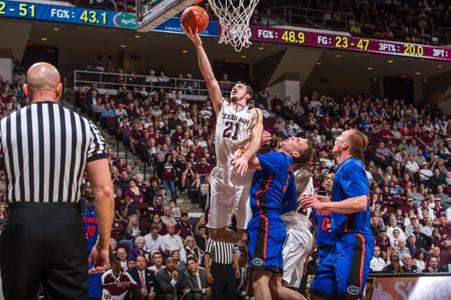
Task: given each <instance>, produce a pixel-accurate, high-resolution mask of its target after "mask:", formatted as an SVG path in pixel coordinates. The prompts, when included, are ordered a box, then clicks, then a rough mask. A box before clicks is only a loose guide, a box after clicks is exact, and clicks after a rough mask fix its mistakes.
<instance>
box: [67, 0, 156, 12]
mask: <svg viewBox="0 0 451 300" xmlns="http://www.w3.org/2000/svg"><path fill="white" fill-rule="evenodd" d="M154 1H155V0H154ZM69 2H71V3H73V4H74V5H77V6H78V5H79V6H91V7H95V8H99V9H114V10H115V11H124V12H130V13H135V12H136V9H135V6H136V5H135V1H134V0H70V1H69Z"/></svg>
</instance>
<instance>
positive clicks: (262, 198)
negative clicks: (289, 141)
mask: <svg viewBox="0 0 451 300" xmlns="http://www.w3.org/2000/svg"><path fill="white" fill-rule="evenodd" d="M257 157H258V160H259V162H260V165H261V167H262V169H261V170H257V171H256V172H255V174H254V179H253V181H252V186H251V192H250V204H251V209H252V214H253V216H254V217H255V216H258V215H260V214H262V213H264V214H266V213H269V214H271V213H277V214H279V215H280V214H281V213H283V212H285V210H286V211H288V210H295V209H296V208H297V192H296V185H295V183H294V177H293V169H294V162H293V159H292V158H291V156H289V155H288V154H285V153H280V152H270V153H265V154H259V155H257ZM284 202H288V204H285V203H284Z"/></svg>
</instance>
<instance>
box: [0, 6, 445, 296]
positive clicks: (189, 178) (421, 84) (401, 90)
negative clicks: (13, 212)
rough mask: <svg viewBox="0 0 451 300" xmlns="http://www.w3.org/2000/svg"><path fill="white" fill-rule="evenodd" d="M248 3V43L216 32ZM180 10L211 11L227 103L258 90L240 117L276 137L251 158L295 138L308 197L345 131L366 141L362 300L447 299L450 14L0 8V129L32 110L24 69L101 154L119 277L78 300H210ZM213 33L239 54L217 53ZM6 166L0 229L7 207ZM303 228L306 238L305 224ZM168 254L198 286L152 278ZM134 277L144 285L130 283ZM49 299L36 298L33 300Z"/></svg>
mask: <svg viewBox="0 0 451 300" xmlns="http://www.w3.org/2000/svg"><path fill="white" fill-rule="evenodd" d="M218 2H222V3H223V4H225V3H232V4H231V5H232V6H233V5H238V3H241V5H243V9H242V10H241V11H235V12H233V13H231V15H232V16H228V18H229V19H225V21H224V20H222V19H221V16H219V18H218V15H217V13H218V11H217V10H215V9H214V8H215V5H217V3H218ZM257 2H258V3H257ZM215 3H216V4H215ZM254 4H255V5H256V7H255V10H254V11H253V12H252V13H251V14H250V15H249V26H248V27H247V25H246V24H244V25H246V26H245V28H248V29H249V34H250V36H249V41H248V43H247V44H246V42H247V41H246V35H245V32H244V33H243V31H240V32H233V30H232V31H227V30H226V29H224V24H223V23H222V22H223V21H224V22H226V25H228V24H229V23H230V22H233V21H234V20H235V18H241V16H243V17H244V11H245V10H246V9H247V8H250V6H251V5H254ZM191 5H199V6H201V7H202V8H204V9H205V10H206V11H207V13H208V14H209V18H210V23H209V26H208V28H207V29H206V31H204V32H202V33H201V34H200V35H201V39H202V42H203V46H204V48H205V51H206V52H207V54H208V57H209V60H210V63H211V65H212V69H213V72H214V77H215V78H216V79H217V81H218V83H219V87H220V88H221V91H222V93H223V95H224V98H225V99H229V96H230V93H231V91H232V88H233V87H234V85H235V83H237V82H244V83H247V84H249V85H250V86H251V87H252V89H253V92H252V99H251V100H250V101H249V103H248V104H249V106H250V107H255V108H259V109H261V111H262V113H263V127H264V130H265V131H267V132H269V133H270V134H271V136H272V138H271V140H270V141H269V142H268V143H266V144H264V145H262V146H261V148H260V150H259V153H267V152H270V151H273V150H275V149H278V148H279V146H280V145H281V142H282V140H284V139H286V138H287V137H290V136H296V137H302V138H308V139H309V140H310V141H311V142H312V144H313V148H314V152H315V154H316V155H315V158H314V160H313V161H312V162H310V163H309V165H308V166H306V168H307V169H308V171H309V172H310V173H311V176H312V182H313V187H314V192H315V194H319V195H328V194H329V193H330V189H328V182H327V180H328V177H330V175H331V174H333V173H334V172H335V171H336V170H337V167H338V164H337V163H336V162H335V160H334V156H333V155H332V149H333V147H334V142H335V141H336V140H337V138H339V137H340V135H341V134H342V133H343V132H344V131H346V130H347V129H351V128H355V129H358V130H360V131H361V132H362V133H364V134H365V135H366V136H367V137H368V146H367V148H366V150H365V153H364V159H363V163H364V166H365V169H366V173H367V177H368V180H369V199H368V210H369V213H370V227H371V231H372V234H373V235H374V240H375V248H374V254H373V257H372V259H371V261H370V263H369V269H370V272H369V275H368V278H367V280H366V285H365V289H364V291H363V295H362V297H361V298H362V299H375V300H391V299H392V300H397V299H399V300H404V299H412V300H414V299H415V300H417V299H428V300H434V299H440V300H445V299H451V277H450V275H451V273H450V272H451V230H450V226H451V169H450V168H451V165H450V151H451V135H450V128H449V127H448V126H450V124H449V122H450V114H451V4H450V2H449V1H443V0H442V1H440V0H421V1H419V0H418V1H417V0H377V1H376V0H375V1H358V0H317V1H307V0H299V1H295V0H292V1H290V0H277V1H276V0H260V1H255V0H252V1H249V0H224V1H218V0H208V1H207V0H204V1H194V0H192V1H189V0H137V1H136V2H135V1H130V0H74V1H63V0H62V1H51V0H45V1H37V0H27V1H25V0H24V1H5V0H0V36H1V40H0V118H5V117H7V116H8V115H10V114H12V113H14V112H15V111H16V110H20V109H22V108H24V107H26V106H28V105H31V104H30V103H31V100H30V99H29V98H28V97H27V96H26V95H25V92H24V89H23V84H24V83H26V82H27V77H26V74H27V70H28V68H29V67H30V66H32V65H33V64H35V63H37V62H48V63H50V64H52V65H54V66H55V67H56V68H57V69H58V71H59V72H60V75H61V82H62V86H63V93H62V96H61V98H60V101H59V105H61V106H64V107H67V108H68V109H70V110H72V111H74V112H76V113H78V114H80V115H82V116H83V117H85V118H87V119H89V120H90V121H91V122H93V124H95V125H96V126H97V128H99V130H100V131H101V134H102V135H103V138H104V139H105V141H106V143H107V145H108V146H107V147H108V150H107V154H108V159H109V162H110V172H111V180H112V183H113V186H114V221H113V225H112V228H111V241H110V260H111V263H112V264H113V265H115V266H119V267H118V271H117V270H114V271H112V270H105V273H103V274H97V275H89V279H88V285H89V287H88V290H89V298H90V299H212V296H211V295H212V289H214V288H217V285H214V284H212V282H210V281H209V280H208V276H207V280H206V279H205V275H202V274H205V273H203V272H205V267H206V266H205V263H206V261H207V259H205V256H211V255H212V253H209V248H208V244H209V242H210V240H211V239H210V237H209V235H210V234H211V233H210V232H209V230H208V227H206V223H207V220H206V217H205V213H207V215H208V209H207V208H208V202H209V193H210V189H209V185H210V184H209V182H210V180H211V179H210V178H209V174H210V172H211V171H212V170H213V168H214V167H215V166H216V153H215V128H216V127H215V123H216V118H217V116H216V114H215V112H214V109H213V107H212V104H211V101H210V97H209V90H208V89H207V84H206V82H205V81H204V79H203V76H202V73H201V71H200V69H199V66H198V56H197V53H196V49H195V47H194V46H193V43H192V42H191V41H190V40H189V39H188V38H187V36H186V35H185V34H184V32H183V30H182V27H181V24H180V15H181V13H182V11H183V10H184V9H186V8H187V7H189V6H191ZM224 9H231V8H224ZM220 21H221V22H220ZM241 21H243V20H241ZM244 23H246V19H244ZM241 25H242V24H241V23H240V26H241ZM244 25H243V26H244ZM237 28H238V27H237ZM224 33H227V34H229V35H230V36H231V38H232V39H235V42H236V41H237V40H238V42H237V43H238V45H233V44H232V46H233V47H232V46H231V45H228V44H227V43H218V42H219V41H220V39H221V42H223V38H224V37H221V34H223V35H224ZM241 34H244V35H241ZM241 39H244V41H242V40H241ZM244 44H246V45H244ZM243 45H244V46H243ZM236 50H238V51H236ZM1 138H3V133H2V137H1ZM2 150H3V149H2ZM4 152H5V151H3V153H2V163H1V165H0V232H1V231H3V230H4V226H6V224H7V222H8V215H9V210H10V208H9V206H10V205H11V201H10V200H9V197H8V188H9V187H8V185H9V184H10V183H11V182H10V178H8V175H7V173H8V170H7V166H8V164H5V163H4V162H5V161H8V160H9V159H10V157H8V156H7V155H5V154H4ZM14 159H16V158H14ZM14 159H13V160H14ZM93 198H94V196H93V191H92V190H91V188H90V186H89V182H88V180H87V176H84V177H83V179H82V186H81V203H82V206H83V208H82V214H83V221H84V222H85V230H86V231H85V235H86V238H87V241H88V244H89V245H90V246H91V247H92V246H93V245H94V244H95V241H96V239H97V234H98V228H97V223H96V219H95V214H94V213H93V209H92V207H91V210H90V205H92V202H93V200H95V199H93ZM94 205H95V201H94ZM231 205H232V204H231ZM87 212H91V214H88V213H87ZM323 225H324V224H319V225H318V226H319V227H321V226H323ZM174 226H175V227H174ZM5 228H6V227H5ZM231 228H232V229H233V230H235V220H234V219H233V222H232V225H231ZM326 229H327V228H326ZM308 230H309V231H310V232H311V233H312V234H313V233H314V231H315V223H314V221H313V217H312V216H310V218H309V222H308ZM0 236H1V233H0ZM7 246H8V247H11V248H17V247H21V245H17V244H16V245H14V244H13V245H7ZM235 246H236V247H235V249H234V250H233V255H234V256H235V257H236V259H237V261H238V264H237V265H236V266H234V268H235V271H236V273H237V276H235V277H233V276H232V277H231V278H228V280H229V281H233V282H229V283H230V284H232V285H231V286H232V287H233V288H234V289H236V291H235V293H234V295H235V298H236V299H254V298H252V297H253V293H252V285H251V277H252V275H250V272H249V271H250V264H249V263H248V260H247V255H248V251H247V248H246V246H245V245H242V244H239V245H235ZM285 246H286V245H285ZM307 250H308V249H300V250H299V251H307ZM89 251H90V249H88V251H87V254H86V257H87V256H88V254H89ZM0 255H1V253H0ZM140 255H144V257H145V260H142V261H141V260H140V259H141V258H142V257H141V256H140ZM169 257H173V258H174V259H175V269H176V270H177V272H179V273H183V274H185V275H184V276H185V277H184V278H191V277H192V276H194V277H193V278H194V279H193V280H194V281H189V280H188V279H186V280H183V281H182V280H181V279H180V280H179V279H177V278H178V277H177V275H175V277H168V279H167V281H165V280H166V279H165V277H164V276H163V275H161V276H159V273H161V274H162V273H164V272H167V271H166V267H165V266H164V265H165V263H166V261H167V260H168V258H169ZM190 257H193V258H194V261H193V260H192V259H190ZM35 259H36V260H39V257H36V258H35ZM208 261H209V260H208ZM9 263H10V264H14V263H15V262H14V261H9ZM138 265H139V266H138ZM194 265H195V266H194ZM320 265H321V261H319V259H318V254H317V250H316V249H315V248H314V247H313V248H312V249H311V251H310V252H309V255H308V257H307V259H306V260H305V265H304V275H303V276H302V282H301V284H300V287H299V289H298V291H299V292H300V293H301V294H303V295H304V296H305V297H306V298H307V299H310V297H311V289H310V284H311V282H312V281H313V280H314V277H315V273H316V271H317V270H318V268H319V267H320ZM137 268H138V269H139V268H141V269H142V268H144V269H145V270H146V271H145V272H147V273H145V274H147V275H146V276H150V277H151V278H152V279H148V278H147V277H146V278H141V277H139V275H138V272H137V271H136V270H138V269H137ZM194 269H195V270H197V271H192V270H194ZM207 269H209V267H208V266H207ZM86 271H87V270H86ZM108 272H109V273H108ZM116 272H119V273H120V274H122V275H121V276H116V275H117V274H116ZM133 272H135V273H133ZM190 272H191V273H190ZM196 272H198V274H200V275H199V276H200V277H199V278H200V280H199V282H197V280H196V278H197V277H195V275H193V274H196ZM115 274H116V275H115ZM130 274H131V275H130ZM133 274H136V277H134V275H133ZM165 274H166V273H165ZM115 276H116V277H115ZM168 276H170V275H168ZM190 276H191V277H190ZM203 276H204V277H203ZM150 277H149V278H150ZM111 278H114V280H116V281H115V282H113V283H111V282H110V281H109V280H110V279H111ZM135 278H136V279H135ZM171 278H172V280H174V282H176V283H174V284H173V283H172V281H171ZM174 278H175V279H174ZM1 279H2V280H3V282H4V280H5V278H1ZM142 280H144V281H142ZM224 280H225V279H224ZM218 281H219V279H218V278H216V279H215V282H218ZM143 283H144V284H145V285H146V286H145V287H143ZM20 288H21V286H20V283H18V284H17V289H20ZM195 290H196V291H198V292H197V293H195V292H194V291H195ZM348 291H349V289H348ZM351 292H352V291H351ZM45 295H46V289H45V286H44V285H41V286H40V288H39V290H38V292H37V295H36V298H35V299H48V298H46V296H45ZM216 295H217V293H216ZM273 298H274V299H277V298H276V297H274V296H273ZM0 299H5V297H4V295H3V293H2V289H1V288H0ZM61 299H63V298H61ZM255 299H257V300H259V299H258V298H255ZM312 299H313V297H312ZM315 299H317V298H315ZM6 300H10V299H8V298H6ZM11 300H15V299H13V298H11ZM30 300H31V299H30ZM214 300H215V299H214ZM224 300H232V299H229V298H227V299H224Z"/></svg>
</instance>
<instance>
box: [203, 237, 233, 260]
mask: <svg viewBox="0 0 451 300" xmlns="http://www.w3.org/2000/svg"><path fill="white" fill-rule="evenodd" d="M235 251H236V249H235V244H233V243H225V242H220V241H215V240H212V239H208V242H207V247H206V249H205V253H208V254H210V255H211V260H212V262H214V263H217V264H223V265H230V264H232V258H233V255H234V254H235Z"/></svg>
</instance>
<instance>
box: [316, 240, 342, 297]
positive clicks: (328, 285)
mask: <svg viewBox="0 0 451 300" xmlns="http://www.w3.org/2000/svg"><path fill="white" fill-rule="evenodd" d="M334 261H335V247H323V248H321V247H318V264H317V269H316V273H315V278H314V279H313V281H312V283H311V284H310V292H311V293H312V294H314V295H318V296H321V297H322V298H324V299H335V298H336V295H337V280H336V276H335V266H334Z"/></svg>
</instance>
